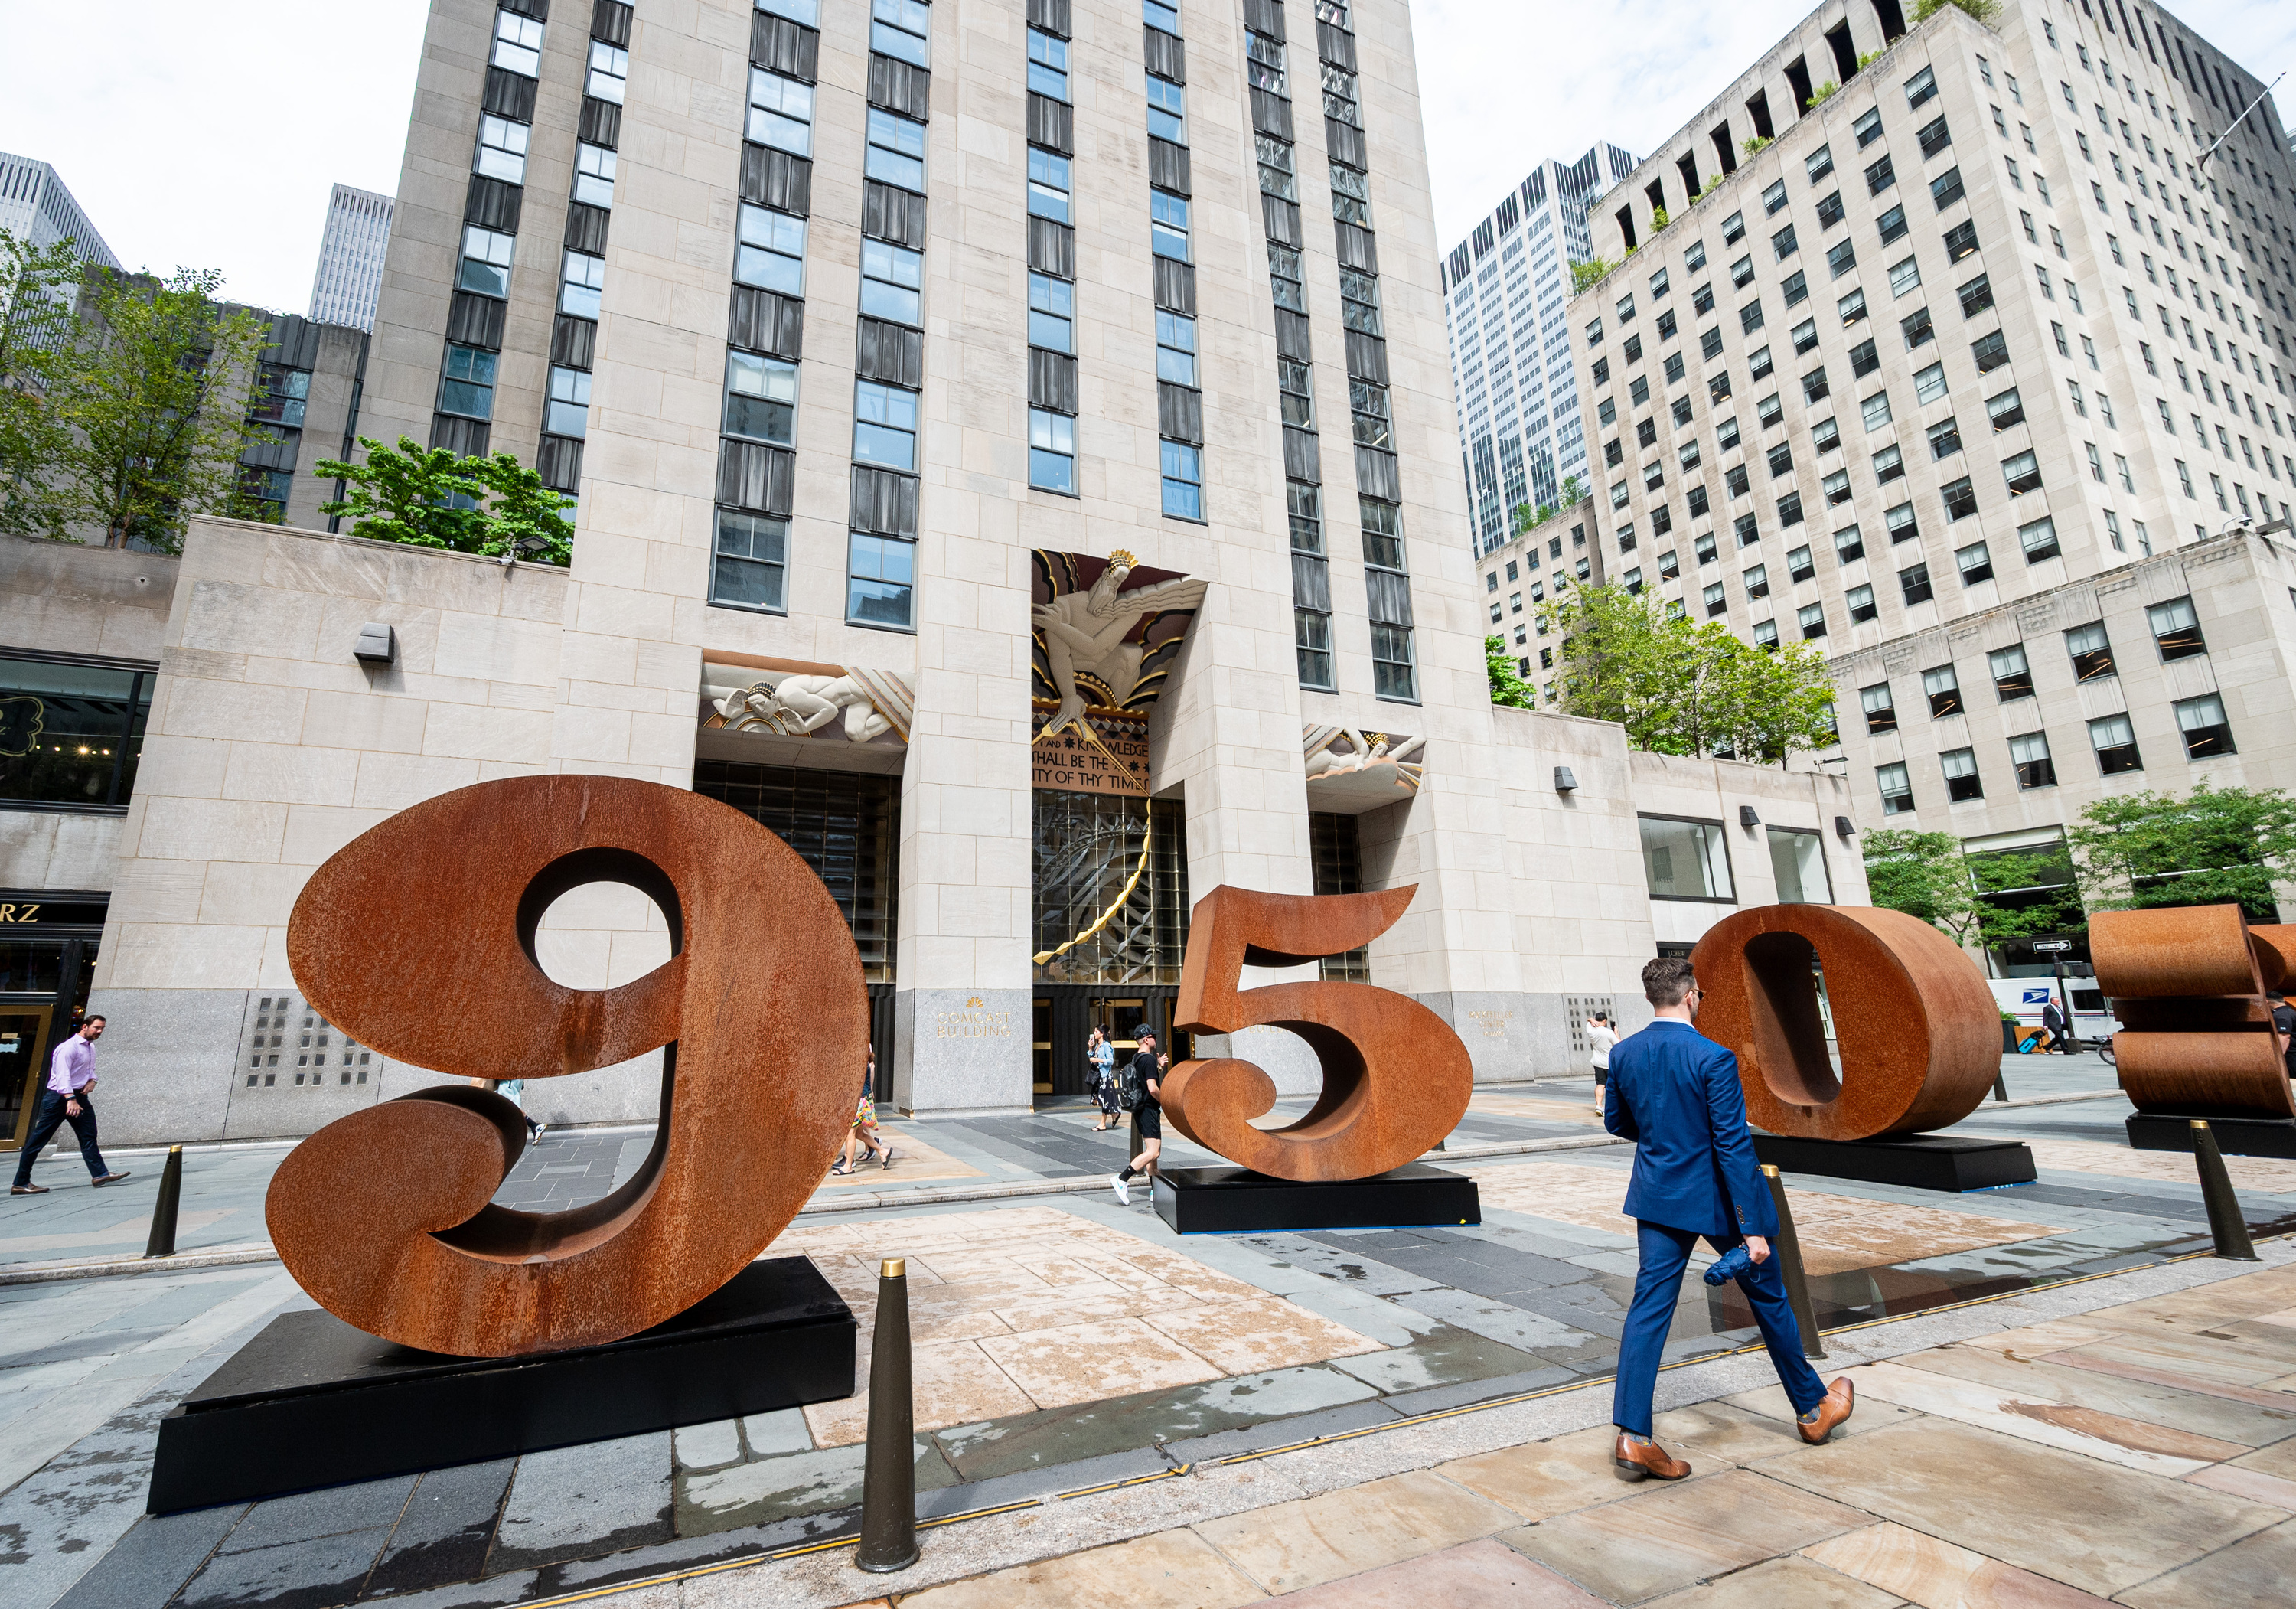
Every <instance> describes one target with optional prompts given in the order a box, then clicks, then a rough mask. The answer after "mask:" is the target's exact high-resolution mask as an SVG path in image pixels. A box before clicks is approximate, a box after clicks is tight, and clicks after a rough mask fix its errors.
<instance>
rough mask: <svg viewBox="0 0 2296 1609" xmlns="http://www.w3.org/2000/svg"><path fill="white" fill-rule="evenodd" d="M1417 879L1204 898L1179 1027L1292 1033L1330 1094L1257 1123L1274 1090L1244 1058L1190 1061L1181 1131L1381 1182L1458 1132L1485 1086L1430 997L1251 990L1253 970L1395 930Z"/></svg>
mask: <svg viewBox="0 0 2296 1609" xmlns="http://www.w3.org/2000/svg"><path fill="white" fill-rule="evenodd" d="M1417 888H1418V885H1417V884H1412V885H1410V886H1408V887H1405V888H1399V889H1387V890H1383V891H1380V892H1378V893H1371V894H1322V895H1306V894H1263V893H1256V892H1253V891H1251V890H1248V889H1239V888H1230V887H1226V886H1225V885H1223V886H1222V887H1219V888H1216V889H1214V890H1213V891H1211V892H1210V893H1209V894H1207V895H1205V896H1204V897H1203V898H1202V899H1200V900H1198V901H1197V902H1196V908H1195V913H1194V915H1193V918H1192V921H1191V925H1190V927H1189V931H1188V953H1187V958H1186V960H1185V963H1184V964H1183V965H1182V967H1181V971H1180V997H1179V998H1178V1000H1177V1001H1176V1002H1174V1008H1173V1013H1172V1016H1173V1021H1174V1022H1177V1024H1178V1025H1179V1026H1180V1027H1181V1028H1183V1029H1185V1030H1188V1031H1189V1032H1191V1033H1234V1032H1236V1031H1237V1030H1240V1029H1244V1028H1253V1027H1261V1026H1266V1027H1274V1028H1286V1029H1289V1030H1292V1032H1293V1033H1295V1034H1298V1035H1299V1036H1300V1038H1303V1039H1305V1040H1307V1041H1308V1044H1309V1045H1310V1046H1311V1047H1314V1049H1315V1052H1316V1060H1317V1061H1318V1062H1320V1063H1322V1064H1323V1069H1324V1089H1323V1094H1322V1095H1321V1096H1319V1097H1318V1098H1317V1100H1316V1104H1315V1105H1314V1106H1313V1107H1312V1108H1310V1109H1309V1111H1308V1115H1307V1116H1305V1117H1303V1118H1301V1119H1300V1121H1298V1122H1296V1123H1293V1124H1292V1125H1291V1126H1290V1127H1288V1128H1284V1129H1256V1128H1254V1127H1252V1124H1251V1119H1253V1118H1255V1117H1258V1116H1259V1115H1261V1114H1262V1113H1263V1112H1267V1111H1269V1110H1270V1109H1271V1108H1273V1107H1274V1106H1275V1080H1272V1079H1270V1078H1269V1077H1268V1076H1267V1073H1266V1071H1263V1070H1262V1069H1261V1068H1259V1066H1258V1065H1256V1064H1255V1063H1251V1062H1245V1061H1240V1060H1237V1059H1236V1058H1234V1057H1232V1056H1221V1057H1218V1058H1215V1059H1212V1060H1209V1061H1200V1062H1182V1063H1179V1064H1178V1065H1177V1066H1175V1067H1174V1068H1173V1069H1172V1070H1171V1071H1170V1072H1169V1074H1167V1075H1166V1077H1165V1078H1164V1080H1162V1083H1161V1086H1160V1088H1162V1090H1163V1106H1164V1112H1165V1114H1166V1115H1167V1116H1169V1118H1170V1119H1171V1120H1172V1126H1173V1127H1174V1128H1176V1129H1178V1130H1179V1131H1180V1132H1181V1133H1183V1134H1185V1135H1186V1136H1187V1137H1189V1138H1190V1139H1192V1140H1193V1141H1195V1142H1196V1144H1198V1145H1202V1146H1204V1147H1205V1148H1206V1149H1208V1150H1211V1151H1217V1152H1218V1153H1220V1154H1221V1155H1222V1156H1225V1157H1226V1158H1227V1159H1228V1160H1229V1161H1230V1162H1241V1163H1242V1165H1243V1166H1245V1167H1247V1168H1250V1169H1251V1170H1254V1171H1255V1172H1259V1173H1265V1174H1267V1175H1268V1176H1269V1177H1271V1178H1288V1179H1296V1180H1302V1181H1305V1180H1310V1179H1350V1178H1370V1177H1371V1176H1372V1175H1374V1174H1378V1173H1385V1172H1387V1171H1388V1170H1390V1169H1393V1168H1399V1167H1401V1166H1402V1165H1403V1164H1404V1163H1406V1162H1412V1161H1415V1160H1416V1159H1417V1158H1418V1157H1419V1156H1420V1155H1421V1154H1422V1153H1424V1152H1425V1151H1427V1150H1428V1149H1429V1147H1431V1146H1432V1145H1434V1144H1435V1142H1436V1141H1438V1140H1439V1139H1441V1138H1442V1137H1444V1136H1445V1135H1447V1134H1448V1133H1450V1132H1451V1130H1452V1129H1454V1128H1455V1127H1456V1126H1457V1124H1458V1121H1459V1119H1460V1118H1461V1117H1462V1116H1463V1115H1464V1113H1465V1112H1466V1110H1467V1099H1468V1097H1469V1096H1471V1095H1472V1093H1473V1091H1474V1071H1473V1069H1472V1066H1471V1065H1470V1064H1469V1063H1468V1060H1467V1047H1465V1046H1464V1045H1463V1044H1461V1043H1460V1042H1459V1036H1458V1035H1457V1034H1456V1033H1454V1032H1453V1031H1452V1030H1451V1025H1450V1024H1449V1023H1447V1022H1444V1021H1443V1019H1442V1018H1440V1017H1439V1016H1437V1015H1436V1014H1434V1013H1433V1012H1431V1011H1430V1010H1428V1009H1427V1007H1425V1006H1422V1005H1421V1004H1419V1002H1418V1001H1416V1000H1414V999H1411V998H1409V997H1406V996H1403V995H1398V994H1396V993H1395V992H1393V991H1392V990H1390V989H1374V987H1372V986H1371V985H1370V984H1368V983H1324V982H1315V983H1277V984H1273V985H1271V986H1269V987H1267V988H1266V989H1245V990H1243V991H1242V993H1238V992H1237V989H1236V985H1237V983H1238V982H1239V981H1242V971H1243V968H1245V967H1246V966H1298V965H1302V964H1303V963H1306V962H1309V961H1316V960H1320V959H1322V958H1323V957H1324V956H1339V955H1344V954H1346V953H1347V952H1348V951H1349V950H1351V949H1355V948H1358V947H1359V946H1362V945H1365V944H1368V943H1370V942H1371V940H1374V938H1376V937H1378V936H1379V935H1380V934H1381V933H1383V932H1386V931H1387V930H1388V929H1389V928H1390V927H1392V926H1394V925H1395V924H1396V922H1397V921H1398V919H1399V918H1400V917H1401V916H1402V915H1403V913H1404V910H1405V908H1406V907H1408V906H1409V905H1410V903H1411V896H1412V895H1413V894H1414V893H1415V892H1416V891H1417Z"/></svg>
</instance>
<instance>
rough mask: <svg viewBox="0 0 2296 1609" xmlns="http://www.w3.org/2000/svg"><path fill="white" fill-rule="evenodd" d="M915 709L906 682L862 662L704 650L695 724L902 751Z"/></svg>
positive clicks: (911, 690) (913, 692)
mask: <svg viewBox="0 0 2296 1609" xmlns="http://www.w3.org/2000/svg"><path fill="white" fill-rule="evenodd" d="M915 710H916V689H915V687H914V685H912V684H911V683H910V682H909V680H908V679H907V678H906V677H899V676H896V675H894V674H892V673H891V672H890V671H886V670H878V669H873V668H871V667H869V666H866V665H817V664H813V663H811V662H809V661H803V660H778V659H766V658H762V657H759V656H757V655H753V654H735V653H704V654H703V655H702V660H701V727H702V730H704V731H705V732H708V731H721V730H722V731H727V732H736V733H754V734H756V735H760V736H771V737H804V738H811V739H813V740H815V741H816V742H822V743H866V744H871V745H876V746H890V747H894V748H899V747H904V746H906V744H907V743H908V741H909V727H910V725H911V722H912V721H913V719H914V714H915Z"/></svg>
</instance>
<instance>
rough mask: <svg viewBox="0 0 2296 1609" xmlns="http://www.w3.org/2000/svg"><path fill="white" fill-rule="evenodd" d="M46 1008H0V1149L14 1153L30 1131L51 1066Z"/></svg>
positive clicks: (50, 1013) (49, 1008) (51, 1012)
mask: <svg viewBox="0 0 2296 1609" xmlns="http://www.w3.org/2000/svg"><path fill="white" fill-rule="evenodd" d="M52 1015H53V1007H51V1006H0V1145H5V1146H6V1147H7V1148H9V1149H14V1148H16V1147H18V1146H21V1145H23V1143H24V1137H25V1136H26V1135H27V1134H29V1132H30V1130H31V1127H32V1112H33V1110H34V1109H35V1108H36V1107H37V1106H38V1105H39V1104H40V1081H41V1075H42V1074H43V1073H44V1072H45V1071H46V1070H47V1065H48V1020H49V1018H50V1017H51V1016H52Z"/></svg>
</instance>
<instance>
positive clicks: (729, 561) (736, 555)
mask: <svg viewBox="0 0 2296 1609" xmlns="http://www.w3.org/2000/svg"><path fill="white" fill-rule="evenodd" d="M788 563H789V522H788V521H784V520H776V519H773V518H771V517H770V516H768V515H765V514H750V513H737V512H735V511H734V510H733V509H730V508H721V509H719V510H718V511H717V553H716V555H715V559H714V561H713V563H712V566H711V569H710V573H709V601H710V602H711V603H719V604H724V605H726V606H728V607H731V608H734V609H760V610H767V611H772V612H780V611H781V610H782V609H783V608H785V607H786V606H787V605H786V604H785V603H784V602H783V596H784V595H783V581H784V578H785V577H786V575H787V571H788Z"/></svg>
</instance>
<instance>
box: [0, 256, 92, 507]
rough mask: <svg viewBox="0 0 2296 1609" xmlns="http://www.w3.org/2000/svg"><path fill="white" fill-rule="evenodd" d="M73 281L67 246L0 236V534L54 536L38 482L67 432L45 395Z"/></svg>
mask: <svg viewBox="0 0 2296 1609" xmlns="http://www.w3.org/2000/svg"><path fill="white" fill-rule="evenodd" d="M79 279H80V267H79V263H78V259H75V258H74V257H73V256H72V252H71V242H69V241H65V242H60V243H59V244H56V245H53V246H46V247H39V246H35V245H33V244H32V243H31V242H29V241H27V240H21V239H19V238H18V237H17V236H15V235H14V234H10V233H9V232H8V231H7V230H5V229H0V530H7V531H12V532H14V533H16V534H18V535H20V536H36V537H45V536H60V535H61V534H62V532H61V526H60V524H59V522H58V521H57V520H56V517H55V510H54V509H53V506H52V505H51V503H50V500H49V499H48V497H46V496H45V494H44V491H43V487H42V480H43V477H44V476H45V473H46V472H47V466H48V465H49V464H53V463H54V462H55V460H56V459H57V458H58V457H59V456H61V453H62V451H63V449H64V446H65V442H66V438H67V437H68V435H69V433H70V432H69V431H68V430H67V429H66V427H65V425H64V423H63V422H62V420H61V418H59V417H58V415H57V413H56V409H55V406H54V402H53V399H52V398H51V397H50V395H49V393H50V392H51V390H53V387H54V383H55V378H56V375H57V374H58V373H59V371H60V365H61V361H62V358H63V356H64V354H65V353H66V352H67V351H68V350H69V349H70V346H71V342H72V338H73V328H72V324H73V319H72V303H73V300H74V299H75V298H76V297H77V296H78V292H79Z"/></svg>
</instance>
